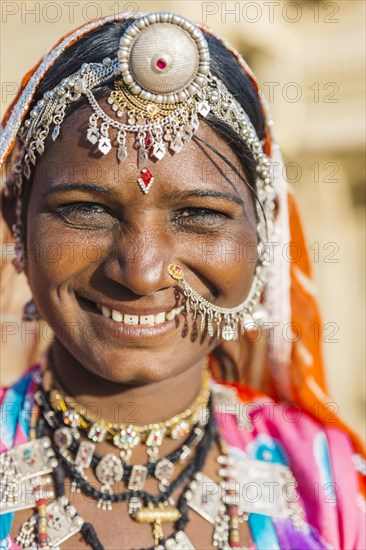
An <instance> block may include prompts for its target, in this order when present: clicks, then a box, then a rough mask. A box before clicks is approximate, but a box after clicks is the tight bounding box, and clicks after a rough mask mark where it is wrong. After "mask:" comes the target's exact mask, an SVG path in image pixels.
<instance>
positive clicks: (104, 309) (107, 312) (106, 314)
mask: <svg viewBox="0 0 366 550" xmlns="http://www.w3.org/2000/svg"><path fill="white" fill-rule="evenodd" d="M102 314H103V315H104V317H110V316H111V315H112V312H111V310H110V309H108V308H107V307H105V306H102Z"/></svg>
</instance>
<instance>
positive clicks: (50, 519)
mask: <svg viewBox="0 0 366 550" xmlns="http://www.w3.org/2000/svg"><path fill="white" fill-rule="evenodd" d="M46 517H47V535H48V539H49V545H48V547H49V548H57V547H59V546H60V544H62V543H63V542H65V541H66V540H67V539H69V538H71V537H72V536H73V535H75V534H76V533H78V532H79V531H80V529H81V527H82V525H83V523H84V520H83V518H81V517H80V516H79V515H78V514H77V512H76V510H75V508H74V507H73V506H71V505H70V503H69V501H68V500H67V499H66V498H65V497H60V498H59V499H57V500H55V501H54V502H51V503H50V504H48V505H47V508H46ZM36 524H37V516H32V517H31V518H30V519H29V520H28V521H27V522H25V523H23V525H22V527H21V530H20V533H19V535H18V538H17V542H18V544H19V545H20V546H21V547H22V548H29V546H30V542H31V540H32V539H33V540H34V539H35V538H36V532H35V528H36ZM32 548H33V546H32ZM34 548H36V547H34Z"/></svg>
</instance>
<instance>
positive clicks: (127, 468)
mask: <svg viewBox="0 0 366 550" xmlns="http://www.w3.org/2000/svg"><path fill="white" fill-rule="evenodd" d="M40 401H41V403H42V407H43V408H44V409H45V411H46V413H53V415H52V422H54V423H55V425H56V426H57V428H63V427H65V426H64V423H63V422H62V420H60V419H59V418H58V416H57V414H56V413H54V411H53V410H52V407H51V405H50V402H49V400H48V398H47V395H46V393H45V392H44V391H43V390H41V391H40ZM42 420H43V421H44V418H42ZM196 427H198V424H195V425H194V426H193V429H192V431H191V433H190V434H189V436H188V437H187V438H186V439H185V440H184V442H183V443H182V446H181V447H179V449H176V450H175V451H173V452H172V453H171V454H170V455H167V456H166V457H165V458H166V459H167V460H169V461H170V462H172V464H177V462H179V459H180V457H181V455H182V453H183V447H188V448H191V447H192V445H193V443H194V441H195V439H196V437H197V434H196V433H195V431H194V430H195V428H196ZM202 429H204V427H203V428H202ZM78 448H79V443H78V442H77V441H75V439H74V440H73V442H72V443H71V445H70V447H69V449H70V450H71V451H72V452H73V453H74V454H76V453H77V451H78ZM102 458H103V457H102V456H100V455H99V454H98V453H94V454H93V458H92V461H91V466H92V467H93V468H96V467H97V466H98V464H99V462H100V461H101V460H102ZM158 462H159V460H156V461H155V462H148V463H147V464H145V467H146V468H147V479H150V478H152V477H154V471H155V467H156V465H157V464H158ZM131 472H132V466H131V465H129V464H126V465H124V466H123V478H122V480H123V481H126V482H127V481H128V480H129V478H130V476H131Z"/></svg>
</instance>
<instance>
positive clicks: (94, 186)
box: [45, 182, 110, 196]
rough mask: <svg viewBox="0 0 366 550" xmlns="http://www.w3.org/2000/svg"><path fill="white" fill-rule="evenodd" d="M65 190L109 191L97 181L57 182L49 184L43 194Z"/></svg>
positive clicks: (104, 192)
mask: <svg viewBox="0 0 366 550" xmlns="http://www.w3.org/2000/svg"><path fill="white" fill-rule="evenodd" d="M65 191H86V192H89V193H90V192H94V193H103V194H107V193H110V189H109V188H108V187H105V186H104V185H100V184H99V183H77V182H75V183H58V184H55V185H53V184H51V185H50V187H49V188H48V189H46V191H45V195H46V196H48V195H51V194H52V193H60V192H65Z"/></svg>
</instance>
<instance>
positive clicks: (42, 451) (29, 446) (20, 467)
mask: <svg viewBox="0 0 366 550" xmlns="http://www.w3.org/2000/svg"><path fill="white" fill-rule="evenodd" d="M6 464H7V465H6ZM57 464H58V462H57V459H56V456H55V452H54V450H53V449H52V447H51V440H50V439H49V437H42V438H40V439H35V440H33V441H28V442H27V443H23V444H22V445H17V446H16V447H14V448H13V449H10V450H9V451H6V452H5V453H3V454H2V455H1V459H0V476H1V477H0V481H1V482H3V481H6V480H7V478H9V477H11V478H12V480H13V481H14V480H20V479H22V480H25V479H29V478H32V477H35V476H40V475H43V474H48V473H50V472H52V470H53V469H54V468H55V467H56V466H57ZM5 465H6V466H5ZM4 466H5V469H4ZM9 474H10V476H9Z"/></svg>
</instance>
